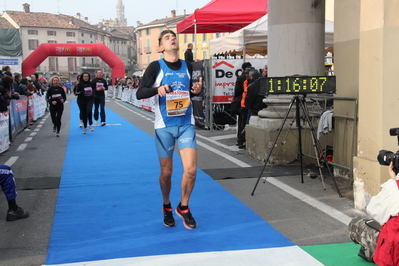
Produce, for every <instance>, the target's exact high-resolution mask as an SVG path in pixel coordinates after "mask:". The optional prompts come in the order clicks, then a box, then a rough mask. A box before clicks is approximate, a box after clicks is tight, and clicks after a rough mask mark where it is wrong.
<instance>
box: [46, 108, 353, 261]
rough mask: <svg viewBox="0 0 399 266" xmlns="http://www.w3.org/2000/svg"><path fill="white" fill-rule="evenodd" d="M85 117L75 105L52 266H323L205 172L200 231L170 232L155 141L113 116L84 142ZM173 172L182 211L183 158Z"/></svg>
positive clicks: (197, 200)
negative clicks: (82, 126) (165, 222)
mask: <svg viewBox="0 0 399 266" xmlns="http://www.w3.org/2000/svg"><path fill="white" fill-rule="evenodd" d="M77 113H78V110H77V106H76V103H75V102H73V103H71V127H70V132H69V139H68V145H67V149H66V155H65V162H64V168H63V171H62V177H61V184H60V189H59V194H58V200H57V206H56V211H55V216H54V223H53V228H52V233H51V239H50V244H49V249H48V254H47V261H46V265H87V266H89V265H187V264H189V265H229V266H232V265H323V264H322V263H320V261H322V260H321V259H320V258H318V259H319V261H318V260H316V259H315V258H313V257H312V256H310V255H309V254H308V253H307V252H305V251H303V250H302V249H301V248H299V247H297V246H295V245H294V244H293V243H292V242H290V241H289V240H288V239H287V238H285V237H284V236H283V235H282V234H280V233H279V232H278V231H276V230H275V229H274V228H273V227H271V226H270V225H269V224H268V223H267V222H265V221H264V220H263V219H261V218H260V217H259V216H258V215H257V214H255V213H254V212H253V211H252V210H250V209H249V208H248V207H246V206H245V205H244V204H243V203H242V202H240V201H239V200H238V199H236V198H235V197H234V196H232V195H231V194H230V193H229V192H227V191H226V190H225V189H224V188H222V187H221V186H220V185H219V184H217V183H216V182H215V181H214V180H213V179H212V178H211V177H209V176H208V175H207V174H205V173H204V172H203V171H201V170H200V169H198V175H197V183H196V186H195V189H194V192H193V195H192V199H191V202H190V207H191V209H192V212H193V215H194V217H195V219H196V221H197V224H198V228H196V229H195V230H187V229H186V228H185V227H184V226H183V225H182V222H181V220H180V218H179V217H178V216H177V215H175V218H176V221H177V225H176V227H173V228H167V227H165V226H164V225H163V222H162V219H163V215H162V211H161V207H162V197H161V192H160V189H159V184H158V175H159V163H158V158H157V156H156V151H155V145H154V139H153V137H151V136H150V135H148V134H146V133H145V132H143V131H141V130H140V129H138V128H137V127H136V126H134V125H133V124H131V123H130V122H128V121H127V120H125V119H123V118H122V117H121V116H119V115H117V114H115V113H114V112H112V111H111V110H110V109H108V108H106V113H107V123H110V124H109V125H107V126H104V127H95V131H94V132H88V133H87V134H86V135H83V134H82V129H79V128H78V127H77V126H75V125H78V124H79V120H78V117H77ZM173 167H174V174H173V185H174V186H173V187H172V192H171V200H172V204H173V206H176V204H178V202H179V199H180V179H181V175H182V167H181V162H180V158H179V155H178V154H175V155H174V165H173ZM353 245H354V244H353ZM308 252H309V253H312V252H313V253H314V254H313V255H314V256H315V257H316V255H317V254H320V253H321V252H319V251H318V250H316V251H315V250H311V251H308ZM337 254H339V253H337ZM322 257H323V256H322ZM353 258H356V253H355V254H354V256H353ZM323 263H324V264H325V265H327V264H328V263H326V262H323ZM330 265H334V264H330ZM337 265H338V264H337ZM340 265H343V264H340ZM358 265H360V264H358Z"/></svg>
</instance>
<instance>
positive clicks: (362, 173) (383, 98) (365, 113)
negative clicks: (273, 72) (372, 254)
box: [334, 0, 399, 209]
mask: <svg viewBox="0 0 399 266" xmlns="http://www.w3.org/2000/svg"><path fill="white" fill-rule="evenodd" d="M342 2H345V3H346V2H347V1H342ZM349 2H352V3H353V2H360V4H357V5H358V6H359V7H360V10H359V11H357V12H358V13H359V14H360V15H359V17H360V24H359V52H358V55H359V61H358V66H359V67H358V73H356V69H351V68H350V65H352V63H350V60H348V58H345V57H344V56H345V55H344V54H342V55H339V57H338V53H337V60H339V61H340V62H341V64H342V67H343V69H342V70H340V71H342V72H345V71H348V73H352V74H351V75H349V74H348V75H347V76H345V79H347V80H348V82H349V83H351V80H352V79H353V80H358V82H359V87H358V95H359V123H358V134H357V155H356V156H355V158H354V172H353V174H354V202H355V207H356V208H358V209H364V208H365V207H366V205H367V204H368V201H369V199H370V197H371V196H373V195H375V194H377V193H378V192H379V191H380V187H379V185H380V184H381V183H383V182H385V181H386V180H388V178H389V176H388V167H387V166H380V165H379V163H378V162H377V160H376V158H377V154H378V151H379V150H381V149H386V150H391V151H393V152H396V151H397V150H398V148H399V147H398V144H397V139H396V137H393V136H389V129H390V128H394V127H399V120H398V119H397V114H399V101H398V100H399V89H398V85H397V84H398V69H399V53H398V44H399V20H398V19H397V14H399V5H398V2H397V1H393V0H365V1H349ZM336 4H338V6H336V7H335V9H336V11H337V12H336V14H337V13H338V10H339V8H340V7H344V6H345V4H344V3H341V1H336ZM355 11H356V10H355ZM342 12H345V11H342ZM352 12H353V10H351V12H349V11H348V12H346V14H347V15H348V16H349V13H352ZM337 15H338V16H341V15H339V14H337ZM339 18H340V17H336V21H337V20H338V19H339ZM346 21H347V22H348V23H350V22H351V21H350V17H349V18H347V19H346ZM343 30H347V29H346V28H345V29H343ZM341 41H347V43H348V44H350V41H351V40H344V39H342V40H341ZM352 48H353V46H349V47H348V49H352ZM342 50H343V51H345V49H344V48H342ZM337 52H338V51H337ZM349 59H350V58H349ZM347 62H349V63H350V64H347ZM337 69H338V65H337ZM336 74H337V79H338V80H340V77H339V76H338V75H339V73H336ZM340 84H342V85H343V88H342V89H345V87H348V86H345V84H344V80H341V81H340V82H339V83H338V84H337V85H340ZM334 153H335V152H334Z"/></svg>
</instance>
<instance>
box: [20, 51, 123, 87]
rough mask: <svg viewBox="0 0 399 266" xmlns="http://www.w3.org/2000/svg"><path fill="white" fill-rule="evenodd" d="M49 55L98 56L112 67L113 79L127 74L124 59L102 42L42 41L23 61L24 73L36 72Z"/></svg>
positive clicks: (24, 74)
mask: <svg viewBox="0 0 399 266" xmlns="http://www.w3.org/2000/svg"><path fill="white" fill-rule="evenodd" d="M49 56H72V57H80V56H98V57H100V58H101V59H102V60H103V61H104V62H105V63H107V64H108V65H109V66H110V67H111V68H112V81H114V80H115V78H123V77H124V76H125V65H124V64H123V61H122V60H121V59H120V58H119V57H118V56H117V55H116V54H115V53H114V52H112V51H111V50H110V49H109V48H108V47H107V46H105V44H102V43H42V44H41V45H39V47H37V48H36V50H35V51H33V52H32V53H31V54H30V55H29V56H28V57H27V58H26V59H25V60H24V61H23V62H22V75H23V76H26V75H31V74H33V73H35V72H36V67H37V66H39V65H40V64H41V63H42V62H43V61H44V60H45V59H46V58H47V57H49Z"/></svg>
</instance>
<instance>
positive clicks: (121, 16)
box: [116, 0, 127, 27]
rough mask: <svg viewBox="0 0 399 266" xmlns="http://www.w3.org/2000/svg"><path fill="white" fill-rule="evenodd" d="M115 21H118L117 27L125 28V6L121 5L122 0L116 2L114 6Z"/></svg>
mask: <svg viewBox="0 0 399 266" xmlns="http://www.w3.org/2000/svg"><path fill="white" fill-rule="evenodd" d="M116 19H117V20H118V21H117V23H118V26H120V27H127V19H126V18H125V6H124V5H123V3H122V0H118V4H117V5H116Z"/></svg>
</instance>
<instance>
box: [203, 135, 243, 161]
mask: <svg viewBox="0 0 399 266" xmlns="http://www.w3.org/2000/svg"><path fill="white" fill-rule="evenodd" d="M197 143H198V145H200V146H201V147H203V148H205V149H207V150H209V151H211V152H213V153H216V154H218V155H220V156H222V157H223V158H224V159H226V160H229V161H231V162H233V163H235V164H237V165H238V166H241V167H251V166H250V165H249V164H246V163H244V162H242V161H240V160H238V159H236V158H234V157H233V156H230V155H228V154H226V153H224V152H221V151H218V150H217V149H215V148H212V147H211V146H209V145H207V144H205V143H203V142H201V141H198V140H197Z"/></svg>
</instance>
